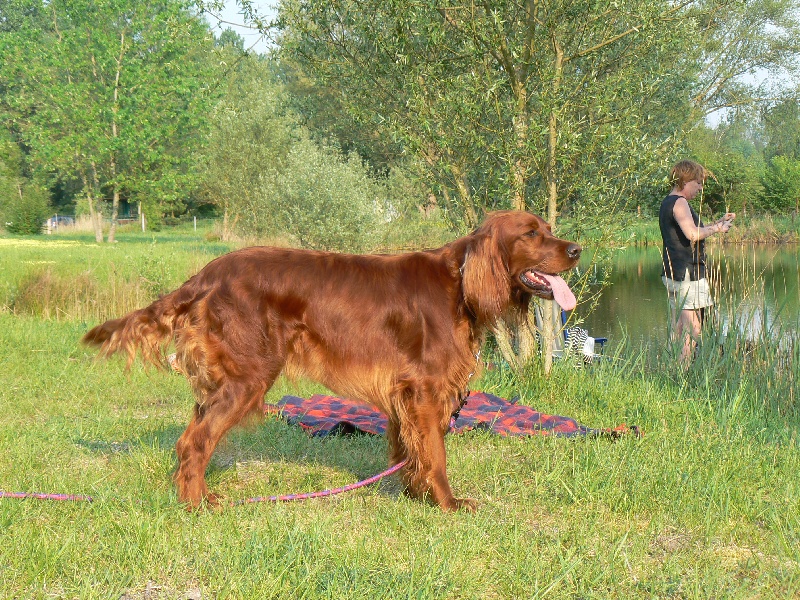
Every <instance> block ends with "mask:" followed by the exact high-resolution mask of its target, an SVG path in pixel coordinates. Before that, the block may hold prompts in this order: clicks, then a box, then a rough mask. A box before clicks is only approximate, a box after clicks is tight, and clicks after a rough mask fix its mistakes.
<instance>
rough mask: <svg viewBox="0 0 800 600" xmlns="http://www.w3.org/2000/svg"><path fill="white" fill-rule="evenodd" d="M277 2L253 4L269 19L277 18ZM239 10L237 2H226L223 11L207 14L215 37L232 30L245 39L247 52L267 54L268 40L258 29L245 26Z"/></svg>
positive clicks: (259, 1)
mask: <svg viewBox="0 0 800 600" xmlns="http://www.w3.org/2000/svg"><path fill="white" fill-rule="evenodd" d="M277 1H278V0H257V1H254V2H253V6H254V7H255V8H256V10H257V11H258V12H259V14H261V15H262V17H265V18H267V19H269V18H271V17H274V16H275V8H274V7H275V5H276V4H277ZM239 10H240V9H239V7H238V6H237V5H236V2H235V0H225V8H224V9H223V10H222V11H220V12H214V11H212V14H207V15H206V19H207V20H208V22H209V24H210V25H211V29H212V31H213V32H214V35H216V36H219V34H220V33H222V32H223V31H225V30H226V29H228V28H230V29H233V30H234V31H235V32H236V33H238V34H239V35H240V36H242V38H244V47H245V50H248V49H252V50H253V51H254V52H258V53H263V52H265V51H266V50H267V48H268V47H269V42H268V40H266V39H264V37H263V36H262V35H261V33H260V32H259V31H258V30H257V29H253V28H252V27H247V26H246V25H245V22H244V15H242V14H241V13H240V12H239Z"/></svg>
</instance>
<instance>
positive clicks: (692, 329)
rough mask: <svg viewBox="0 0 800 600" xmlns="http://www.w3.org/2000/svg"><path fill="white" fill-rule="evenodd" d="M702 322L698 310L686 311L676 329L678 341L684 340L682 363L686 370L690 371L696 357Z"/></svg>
mask: <svg viewBox="0 0 800 600" xmlns="http://www.w3.org/2000/svg"><path fill="white" fill-rule="evenodd" d="M700 329H701V321H700V314H699V311H698V310H689V309H684V310H682V311H681V312H680V315H679V316H678V323H677V325H676V327H675V331H676V334H677V335H678V339H683V348H682V349H681V357H680V362H681V365H682V366H683V368H684V369H688V368H689V365H690V364H691V362H692V358H693V357H694V349H695V347H696V346H697V339H698V338H699V337H700Z"/></svg>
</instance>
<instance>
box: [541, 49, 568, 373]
mask: <svg viewBox="0 0 800 600" xmlns="http://www.w3.org/2000/svg"><path fill="white" fill-rule="evenodd" d="M553 51H554V53H555V57H554V62H553V85H552V91H553V95H552V99H551V102H552V105H551V107H550V119H549V125H548V128H549V131H548V138H547V172H546V174H545V180H546V181H547V222H548V223H550V227H551V228H552V230H553V232H554V233H555V230H556V218H557V216H558V177H557V174H558V173H557V169H556V167H557V165H556V151H557V148H558V115H557V114H556V103H557V99H558V92H559V89H560V87H561V75H562V72H563V69H564V51H563V50H562V48H561V46H560V44H559V43H558V40H556V39H555V37H553ZM554 315H555V311H554V310H553V301H552V300H545V301H543V307H542V346H543V348H542V352H543V353H544V357H543V358H544V363H543V364H544V372H545V374H549V373H550V371H552V369H553V349H554V344H553V342H554V340H555V336H556V324H555V322H554Z"/></svg>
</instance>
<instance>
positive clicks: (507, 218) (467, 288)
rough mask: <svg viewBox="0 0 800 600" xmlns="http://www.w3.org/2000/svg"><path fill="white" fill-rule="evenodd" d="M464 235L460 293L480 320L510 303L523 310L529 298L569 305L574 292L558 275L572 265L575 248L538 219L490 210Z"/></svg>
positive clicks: (494, 316)
mask: <svg viewBox="0 0 800 600" xmlns="http://www.w3.org/2000/svg"><path fill="white" fill-rule="evenodd" d="M468 237H469V244H468V247H467V252H466V257H465V260H464V268H463V285H464V296H465V298H466V301H467V304H468V305H469V307H470V309H471V310H472V311H473V312H474V313H475V315H476V316H477V317H478V318H479V319H481V320H482V321H484V322H487V323H491V322H493V321H495V320H496V319H497V318H498V317H500V316H502V315H503V314H504V313H505V312H506V311H507V310H508V308H509V307H511V306H513V305H516V306H517V307H519V308H522V309H524V308H525V307H526V306H527V303H528V301H529V300H530V297H531V296H538V297H540V298H545V299H548V300H553V299H554V300H555V301H556V302H558V304H560V305H561V307H562V308H564V309H565V310H571V309H573V308H575V296H574V294H573V293H572V292H571V291H570V289H569V287H568V286H567V284H566V283H565V282H564V280H563V279H562V278H561V277H559V276H558V274H559V273H561V272H562V271H566V270H568V269H571V268H572V267H574V266H575V265H576V264H577V263H578V259H579V258H580V256H581V247H580V246H579V245H578V244H576V243H574V242H568V241H566V240H562V239H560V238H557V237H555V236H554V235H553V233H552V232H551V230H550V226H549V225H548V224H547V222H546V221H544V219H542V218H540V217H537V216H536V215H534V214H531V213H529V212H524V211H499V212H494V213H490V214H489V215H488V216H487V217H486V220H485V221H484V223H483V225H481V226H480V227H479V228H478V229H476V230H475V231H474V232H473V233H472V234H471V235H470V236H468Z"/></svg>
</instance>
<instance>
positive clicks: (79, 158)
mask: <svg viewBox="0 0 800 600" xmlns="http://www.w3.org/2000/svg"><path fill="white" fill-rule="evenodd" d="M19 4H27V5H30V6H35V7H36V10H35V11H28V12H27V13H26V14H29V15H30V16H28V17H27V18H23V19H21V20H19V22H18V24H17V25H16V26H14V27H10V28H9V31H7V32H3V33H2V35H0V62H2V63H3V64H4V66H3V67H0V70H2V72H3V73H4V75H5V77H4V78H3V79H4V80H5V81H14V82H15V83H14V86H15V90H14V91H15V94H14V101H13V104H14V109H15V110H16V111H17V113H18V114H20V115H21V118H20V122H19V130H20V135H21V137H22V139H23V140H24V142H25V143H26V144H27V145H28V146H29V148H30V151H31V156H32V159H33V160H34V162H35V163H36V164H37V165H38V166H39V168H40V169H41V170H43V171H48V172H51V173H54V174H56V176H58V177H59V178H62V179H70V178H76V179H79V180H80V181H81V182H82V184H83V190H84V195H85V199H86V203H87V207H88V210H89V213H90V215H91V217H92V220H93V222H94V224H95V236H96V238H97V240H98V241H102V239H103V233H102V229H101V221H100V204H101V202H100V200H101V198H102V196H103V195H104V194H106V193H107V194H108V195H109V196H110V197H111V229H110V231H109V235H108V240H109V241H114V237H115V231H116V226H117V216H118V211H119V206H120V201H121V199H122V198H123V196H124V197H125V198H126V199H129V200H133V199H135V198H137V199H143V200H144V204H145V206H147V205H148V204H149V205H150V206H153V207H158V210H159V211H163V210H165V209H169V208H170V207H174V206H176V204H179V202H180V199H179V198H180V192H179V189H180V188H181V187H182V186H181V181H182V177H183V176H184V175H185V174H186V173H187V171H188V169H189V164H190V163H189V161H190V160H191V153H192V149H193V147H195V146H196V145H197V143H198V141H199V136H198V132H200V131H201V130H202V127H203V115H204V112H205V105H206V104H207V103H208V102H209V100H210V98H209V94H208V93H207V90H206V88H207V87H208V85H209V83H208V82H209V80H210V79H211V78H210V77H209V76H208V75H209V74H210V68H211V63H210V61H209V60H208V52H209V51H210V49H211V46H212V43H211V36H210V34H209V32H208V30H207V27H206V25H205V24H204V23H203V22H202V21H201V20H199V19H198V17H197V16H196V15H195V14H193V12H192V11H191V4H190V3H189V2H186V1H184V0H164V1H162V2H158V3H149V2H146V3H140V2H135V1H133V0H100V1H97V0H51V1H50V2H47V3H43V2H30V1H27V0H20V2H19Z"/></svg>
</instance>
